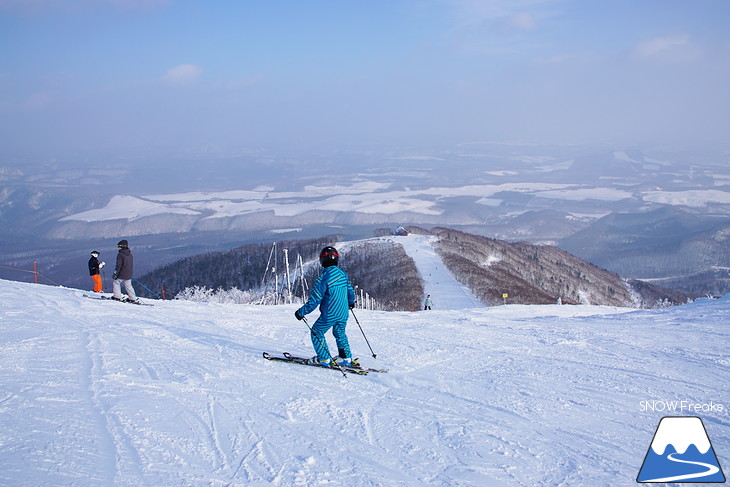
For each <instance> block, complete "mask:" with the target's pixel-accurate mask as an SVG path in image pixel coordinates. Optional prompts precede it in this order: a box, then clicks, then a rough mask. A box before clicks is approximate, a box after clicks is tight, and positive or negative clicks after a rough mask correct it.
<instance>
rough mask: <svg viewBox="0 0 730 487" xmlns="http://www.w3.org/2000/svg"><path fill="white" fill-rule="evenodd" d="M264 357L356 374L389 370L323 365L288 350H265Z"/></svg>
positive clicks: (357, 366) (276, 360) (275, 360)
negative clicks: (276, 353) (276, 352)
mask: <svg viewBox="0 0 730 487" xmlns="http://www.w3.org/2000/svg"><path fill="white" fill-rule="evenodd" d="M264 358H265V359H266V360H271V361H274V362H286V363H288V364H297V365H307V366H309V367H320V368H323V369H330V370H338V371H340V372H347V373H348V374H356V375H368V373H369V372H388V370H387V369H371V368H368V367H361V366H359V365H356V366H346V365H341V364H336V365H333V366H327V365H322V364H318V363H314V362H311V361H310V359H308V358H304V357H296V356H294V355H292V354H290V353H287V352H284V353H283V354H282V355H281V356H279V355H272V354H270V353H269V352H264Z"/></svg>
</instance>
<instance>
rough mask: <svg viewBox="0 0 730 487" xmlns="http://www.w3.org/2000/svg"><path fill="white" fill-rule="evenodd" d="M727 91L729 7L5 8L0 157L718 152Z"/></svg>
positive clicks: (264, 4) (218, 4)
mask: <svg viewBox="0 0 730 487" xmlns="http://www.w3.org/2000/svg"><path fill="white" fill-rule="evenodd" d="M728 86H730V1H728V0H700V1H696V2H690V1H686V0H611V1H606V0H601V1H599V0H368V1H362V0H360V1H355V0H311V1H308V0H288V1H284V0H281V1H277V0H206V1H203V0H0V147H3V150H2V151H1V152H0V154H15V155H23V154H30V153H38V152H53V151H75V150H80V149H87V148H90V149H94V150H110V151H113V150H115V149H117V148H120V147H122V148H130V147H131V148H134V147H148V146H173V147H174V146H179V145H191V146H208V145H211V146H216V147H222V148H226V147H240V146H271V147H276V146H282V147H283V146H294V147H296V146H298V145H302V144H304V145H308V146H310V147H311V146H315V147H316V146H317V145H322V146H329V147H331V146H333V145H334V146H337V145H341V146H344V147H346V146H350V145H357V146H367V145H372V144H384V145H392V146H416V147H424V148H428V147H431V146H434V145H437V144H457V143H461V142H474V141H489V140H498V141H522V142H542V143H576V142H593V143H615V144H624V145H653V144H662V143H666V142H672V143H680V144H681V143H687V144H693V145H698V144H699V145H702V144H708V145H709V144H714V145H717V144H726V145H725V147H726V148H727V147H730V144H728V142H729V141H730V139H729V137H728V136H729V135H730V122H728V118H729V117H728V114H729V113H730V95H729V94H728V93H729V92H730V90H729V89H728Z"/></svg>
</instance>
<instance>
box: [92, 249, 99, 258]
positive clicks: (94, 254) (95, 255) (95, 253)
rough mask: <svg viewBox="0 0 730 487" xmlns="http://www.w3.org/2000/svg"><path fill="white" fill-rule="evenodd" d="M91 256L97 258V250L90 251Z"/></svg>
mask: <svg viewBox="0 0 730 487" xmlns="http://www.w3.org/2000/svg"><path fill="white" fill-rule="evenodd" d="M91 255H93V256H94V257H99V251H98V250H92V251H91Z"/></svg>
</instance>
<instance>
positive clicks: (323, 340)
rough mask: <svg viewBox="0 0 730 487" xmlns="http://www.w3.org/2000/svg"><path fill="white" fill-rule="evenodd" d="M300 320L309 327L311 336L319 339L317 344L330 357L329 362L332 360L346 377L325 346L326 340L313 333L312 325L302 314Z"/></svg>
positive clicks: (345, 375)
mask: <svg viewBox="0 0 730 487" xmlns="http://www.w3.org/2000/svg"><path fill="white" fill-rule="evenodd" d="M302 321H303V322H304V324H305V325H307V328H309V333H310V334H311V335H312V336H315V337H317V340H319V344H320V345H322V348H324V351H325V352H327V355H328V356H329V358H330V363H333V362H334V364H335V365H336V366H337V368H338V369H339V370H340V372H342V375H343V376H344V377H347V374H346V373H345V371H344V370H342V367H341V366H340V364H338V363H337V361H336V360H335V359H334V358H332V354H331V353H330V351H329V349H328V348H327V342H325V339H324V336H322V337H320V336H319V335H318V334H317V333H315V332H314V330H313V329H312V327H311V326H309V322H307V319H306V318H305V317H304V316H302Z"/></svg>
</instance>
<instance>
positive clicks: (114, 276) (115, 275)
mask: <svg viewBox="0 0 730 487" xmlns="http://www.w3.org/2000/svg"><path fill="white" fill-rule="evenodd" d="M116 278H117V271H114V273H113V274H112V279H114V280H116Z"/></svg>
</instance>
